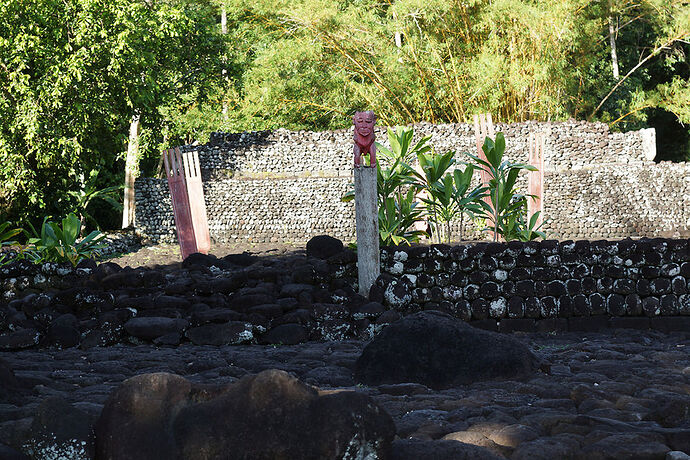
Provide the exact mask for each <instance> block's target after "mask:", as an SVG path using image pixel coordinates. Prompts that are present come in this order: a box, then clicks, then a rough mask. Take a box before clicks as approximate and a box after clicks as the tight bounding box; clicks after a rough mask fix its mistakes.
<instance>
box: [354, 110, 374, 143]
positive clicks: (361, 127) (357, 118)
mask: <svg viewBox="0 0 690 460" xmlns="http://www.w3.org/2000/svg"><path fill="white" fill-rule="evenodd" d="M352 121H353V123H354V124H355V133H356V134H358V135H359V136H360V137H363V138H367V137H369V136H370V135H371V134H372V133H373V132H374V123H376V115H374V112H373V111H371V110H367V111H366V112H355V114H354V116H353V117H352Z"/></svg>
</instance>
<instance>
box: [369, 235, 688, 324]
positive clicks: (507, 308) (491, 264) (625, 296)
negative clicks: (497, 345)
mask: <svg viewBox="0 0 690 460" xmlns="http://www.w3.org/2000/svg"><path fill="white" fill-rule="evenodd" d="M689 242H690V241H689V240H686V239H680V240H670V239H646V238H644V239H640V240H632V239H624V240H618V241H609V240H598V241H592V242H590V241H586V240H579V241H572V240H568V241H561V242H559V241H556V240H546V241H540V242H530V243H521V242H511V243H507V244H506V243H478V244H474V245H457V246H446V245H433V246H419V247H411V248H410V247H397V248H396V247H393V248H383V251H382V267H381V271H382V273H383V275H382V276H381V277H380V278H379V280H378V281H377V284H376V285H375V287H374V288H373V289H372V292H371V295H370V298H372V299H373V300H378V301H381V302H382V303H383V304H384V305H386V306H388V307H390V308H395V309H396V310H399V311H401V312H403V313H410V312H414V311H420V310H437V309H440V310H443V311H446V312H448V313H451V314H452V315H454V316H456V317H458V318H461V319H463V320H465V321H484V322H487V323H488V324H490V327H491V328H495V327H499V328H502V329H503V330H525V331H533V330H535V328H539V327H541V328H543V330H568V329H571V330H582V329H591V328H594V329H600V328H605V327H629V328H642V329H646V328H649V327H655V326H656V327H657V328H660V329H664V328H666V329H669V330H687V328H688V327H690V322H689V320H690V246H689ZM669 317H675V318H674V319H671V318H669ZM657 323H658V324H657Z"/></svg>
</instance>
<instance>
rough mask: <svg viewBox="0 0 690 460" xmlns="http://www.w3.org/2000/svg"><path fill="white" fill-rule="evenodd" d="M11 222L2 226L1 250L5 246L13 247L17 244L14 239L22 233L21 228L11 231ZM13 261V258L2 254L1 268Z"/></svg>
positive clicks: (0, 231)
mask: <svg viewBox="0 0 690 460" xmlns="http://www.w3.org/2000/svg"><path fill="white" fill-rule="evenodd" d="M10 225H11V223H10V222H3V223H1V224H0V250H1V249H2V248H3V247H5V246H12V245H13V244H17V242H16V241H15V240H14V237H15V236H17V235H19V234H20V233H22V230H21V229H20V228H12V229H10V228H9V227H10ZM11 260H12V257H10V256H8V254H7V253H5V252H0V266H2V265H5V264H6V263H8V262H9V261H11Z"/></svg>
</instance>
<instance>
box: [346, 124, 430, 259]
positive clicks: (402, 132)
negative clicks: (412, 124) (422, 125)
mask: <svg viewBox="0 0 690 460" xmlns="http://www.w3.org/2000/svg"><path fill="white" fill-rule="evenodd" d="M413 135H414V131H413V129H412V128H404V127H400V126H398V127H396V128H395V130H393V129H391V128H388V141H389V143H390V145H391V148H390V149H388V148H387V147H386V146H384V145H382V144H379V143H378V142H377V143H376V150H377V152H378V154H379V155H378V158H379V160H380V161H378V162H377V164H376V186H377V195H378V209H379V215H378V218H379V238H380V239H379V243H380V244H381V245H384V246H387V245H391V244H394V245H399V244H408V245H409V244H411V243H414V242H417V241H419V239H420V238H421V237H422V236H424V235H426V233H425V232H423V231H421V230H416V229H414V224H415V222H418V221H421V220H423V219H422V214H423V209H422V206H420V203H419V202H417V201H416V200H415V193H416V192H415V189H414V188H412V187H410V184H411V181H412V177H413V171H414V170H413V169H412V168H411V167H410V166H409V165H408V163H409V162H410V161H411V160H412V159H414V158H415V157H416V156H417V155H419V154H424V153H426V152H428V151H429V150H431V147H429V146H428V145H427V142H428V141H429V139H430V136H427V137H424V138H422V139H421V140H420V141H419V142H417V143H416V144H414V145H412V137H413ZM354 198H355V192H354V187H352V188H351V189H350V191H348V192H347V193H346V194H345V195H343V197H342V201H352V200H354Z"/></svg>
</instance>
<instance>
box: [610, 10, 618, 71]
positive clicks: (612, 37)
mask: <svg viewBox="0 0 690 460" xmlns="http://www.w3.org/2000/svg"><path fill="white" fill-rule="evenodd" d="M616 19H618V18H616ZM613 20H614V18H613V16H609V44H610V45H611V66H612V68H613V78H614V79H615V80H618V79H619V78H620V74H619V73H618V54H616V28H615V27H614V24H613ZM616 22H618V21H617V20H616Z"/></svg>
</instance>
